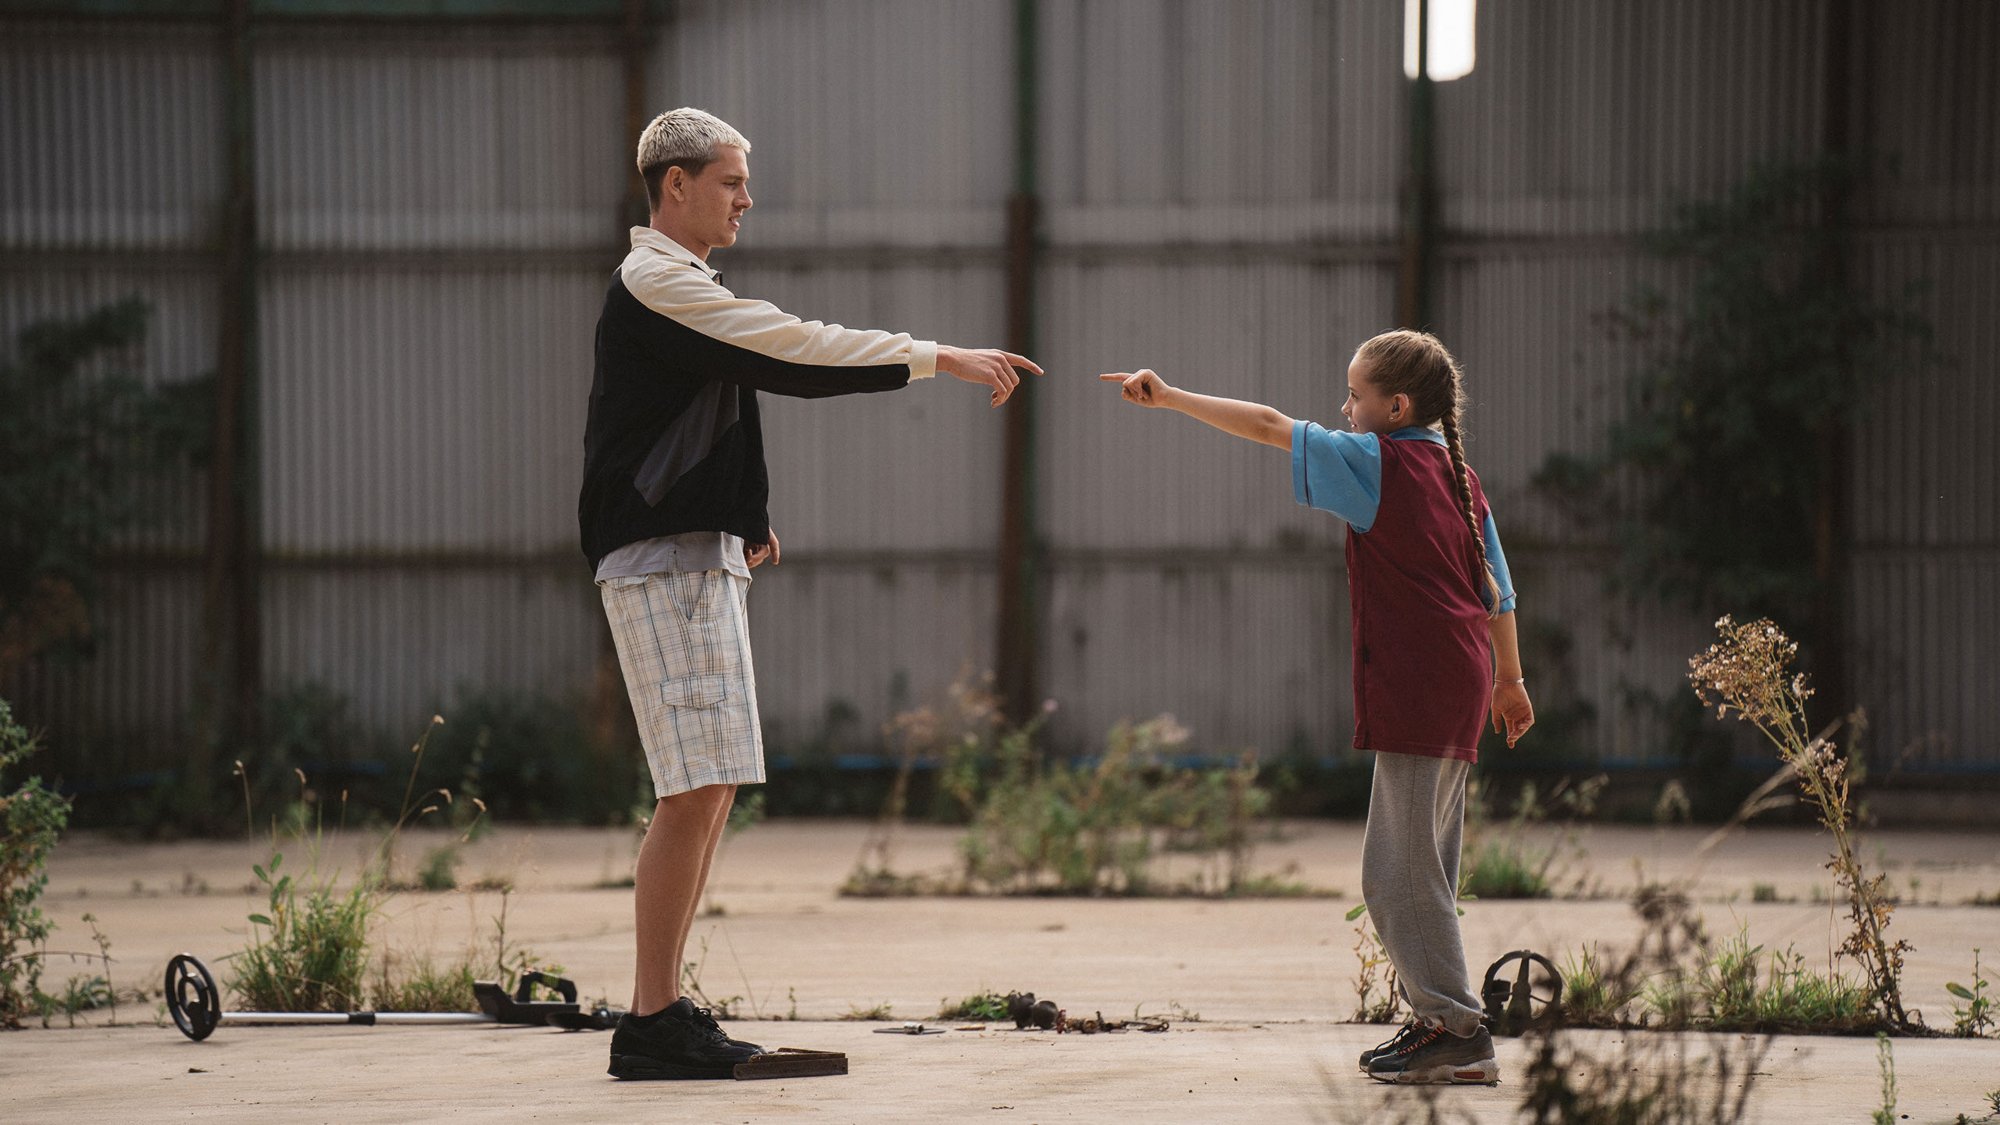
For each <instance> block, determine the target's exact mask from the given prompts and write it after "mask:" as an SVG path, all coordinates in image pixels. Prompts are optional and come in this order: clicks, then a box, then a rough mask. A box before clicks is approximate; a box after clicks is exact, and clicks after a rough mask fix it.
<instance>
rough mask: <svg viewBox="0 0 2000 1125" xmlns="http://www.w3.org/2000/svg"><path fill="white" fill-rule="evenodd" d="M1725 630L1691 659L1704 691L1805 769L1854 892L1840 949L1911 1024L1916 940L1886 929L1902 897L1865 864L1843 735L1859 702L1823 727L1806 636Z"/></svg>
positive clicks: (1840, 874) (1725, 626)
mask: <svg viewBox="0 0 2000 1125" xmlns="http://www.w3.org/2000/svg"><path fill="white" fill-rule="evenodd" d="M1715 629H1716V632H1717V633H1719V634H1720V635H1721V639H1720V640H1718V641H1717V642H1716V643H1715V644H1712V645H1710V646H1709V647H1708V649H1707V651H1705V652H1703V653H1702V654H1701V655H1699V656H1696V657H1694V658H1693V659H1691V660H1689V661H1688V680H1689V681H1690V682H1691V683H1692V684H1693V685H1694V692H1695V696H1696V698H1698V699H1700V700H1701V702H1702V704H1703V705H1704V706H1708V707H1713V708H1715V714H1716V717H1717V718H1726V717H1728V716H1729V714H1730V713H1731V712H1734V713H1735V715H1736V718H1737V719H1739V720H1742V721H1747V722H1749V723H1750V724H1752V725H1753V726H1755V727H1756V728H1757V730H1758V731H1759V732H1760V733H1761V734H1763V736H1764V737H1765V738H1766V739H1767V740H1769V741H1770V743H1771V745H1772V746H1774V747H1776V748H1777V751H1778V756H1779V757H1780V758H1782V759H1783V760H1784V762H1785V764H1786V765H1787V766H1788V767H1790V769H1791V771H1792V773H1793V775H1794V776H1796V777H1797V778H1798V781H1799V788H1800V789H1802V790H1803V791H1804V792H1805V795H1806V798H1807V799H1808V800H1810V801H1811V802H1812V804H1813V807H1814V809H1815V810H1816V811H1817V812H1818V813H1819V821H1820V824H1821V825H1823V826H1824V827H1825V828H1826V830H1827V831H1828V832H1830V833H1832V834H1833V842H1834V854H1833V856H1832V857H1831V858H1830V859H1828V860H1827V864H1826V865H1827V867H1828V868H1830V869H1831V870H1832V871H1833V877H1834V883H1835V885H1836V886H1838V887H1840V888H1841V889H1842V890H1844V891H1846V892H1847V907H1848V916H1849V918H1850V919H1851V920H1852V921H1853V923H1854V930H1853V932H1852V933H1850V934H1849V935H1848V936H1847V939H1846V940H1845V941H1843V942H1842V943H1841V945H1840V950H1839V952H1840V953H1841V954H1843V955H1845V956H1850V957H1853V958H1854V959H1855V960H1856V961H1858V962H1859V963H1860V964H1861V966H1862V968H1863V970H1865V971H1866V972H1867V974H1868V981H1869V986H1870V988H1871V989H1872V991H1873V995H1874V1002H1875V1004H1876V1005H1877V1006H1878V1007H1879V1008H1880V1010H1881V1013H1882V1018H1883V1020H1884V1021H1885V1022H1887V1023H1888V1024H1889V1025H1890V1026H1892V1027H1896V1028H1907V1027H1909V1026H1910V1020H1909V1016H1908V1014H1907V1013H1906V1012H1905V1011H1904V1009H1903V996H1902V977H1903V954H1904V953H1906V952H1908V951H1909V949H1910V944H1909V943H1908V942H1906V941H1890V940H1889V939H1888V937H1887V936H1886V935H1885V932H1884V931H1886V930H1887V929H1888V928H1889V916H1890V914H1891V913H1892V912H1893V911H1894V910H1895V908H1896V907H1895V903H1893V902H1892V901H1890V899H1889V896H1888V895H1887V894H1886V893H1884V891H1883V887H1882V884H1883V880H1884V878H1885V877H1884V876H1882V875H1880V874H1877V875H1874V876H1872V877H1871V876H1869V875H1868V874H1867V873H1866V872H1865V871H1864V870H1863V868H1862V866H1861V861H1860V859H1859V858H1858V857H1857V855H1856V852H1855V846H1854V838H1853V836H1852V834H1851V833H1850V831H1849V829H1850V827H1851V825H1852V822H1853V815H1852V812H1851V810H1850V807H1849V800H1850V793H1849V790H1848V785H1849V781H1850V779H1851V776H1852V771H1851V767H1850V763H1849V760H1848V758H1847V757H1846V756H1844V755H1842V754H1841V753H1840V751H1839V748H1838V746H1837V745H1836V744H1835V743H1834V741H1833V734H1834V732H1836V731H1837V730H1839V729H1840V727H1841V726H1842V725H1843V723H1845V724H1850V725H1854V726H1857V727H1858V726H1859V725H1860V723H1861V713H1860V712H1859V711H1857V712H1855V713H1854V714H1852V715H1850V716H1848V717H1847V718H1846V719H1843V720H1836V721H1834V722H1833V723H1831V724H1829V725H1828V726H1827V727H1826V728H1825V729H1823V730H1821V731H1820V732H1819V733H1817V734H1813V733H1812V727H1811V726H1810V725H1808V723H1807V720H1806V700H1807V699H1809V698H1811V697H1812V694H1813V692H1812V687H1811V686H1810V685H1809V684H1808V683H1807V680H1806V677H1805V676H1804V675H1803V674H1798V673H1793V672H1791V671H1790V666H1791V663H1792V660H1793V659H1794V658H1795V657H1797V655H1798V650H1799V646H1798V644H1797V643H1796V642H1794V641H1793V640H1792V639H1791V638H1789V637H1787V636H1786V635H1785V634H1784V631H1783V630H1781V629H1779V628H1778V627H1777V626H1776V625H1774V624H1772V623H1771V621H1769V620H1768V619H1760V620H1757V621H1752V622H1748V623H1746V624H1740V625H1739V624H1737V623H1736V621H1735V620H1734V619H1732V618H1731V617H1729V616H1727V615H1724V616H1723V617H1722V618H1721V619H1720V620H1718V621H1717V622H1716V623H1715Z"/></svg>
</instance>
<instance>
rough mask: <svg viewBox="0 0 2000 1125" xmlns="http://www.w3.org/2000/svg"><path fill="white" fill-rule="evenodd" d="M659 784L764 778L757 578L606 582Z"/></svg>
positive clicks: (650, 577)
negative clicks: (756, 652)
mask: <svg viewBox="0 0 2000 1125" xmlns="http://www.w3.org/2000/svg"><path fill="white" fill-rule="evenodd" d="M598 587H599V589H600V590H601V591H602V593H603V596H604V614H605V616H606V617H607V618H608V619H609V620H610V622H611V639H612V642H613V643H614V644H616V645H617V647H618V665H619V667H620V668H621V669H623V671H624V673H625V690H626V692H627V693H628V694H629V695H630V696H631V698H632V714H633V716H634V717H635V718H636V719H637V720H638V722H639V741H640V744H641V745H643V746H644V747H645V749H646V765H647V767H648V768H650V769H651V770H652V773H653V791H654V793H655V794H657V795H658V796H661V797H671V796H673V795H674V794H676V793H685V792H687V791H688V790H690V789H699V788H701V787H702V786H704V785H749V784H755V783H759V782H762V781H763V780H764V731H763V728H762V726H761V725H760V724H759V722H758V719H757V684H756V678H755V674H754V670H753V668H752V665H751V662H750V616H749V608H748V600H747V598H748V594H749V590H750V581H749V579H747V578H742V577H739V576H737V575H734V574H730V573H729V572H728V571H723V570H705V571H687V572H668V573H662V574H646V575H637V576H633V577H629V578H611V579H607V580H605V581H603V582H600V583H598Z"/></svg>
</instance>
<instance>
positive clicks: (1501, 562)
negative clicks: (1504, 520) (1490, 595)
mask: <svg viewBox="0 0 2000 1125" xmlns="http://www.w3.org/2000/svg"><path fill="white" fill-rule="evenodd" d="M1486 563H1487V565H1488V566H1491V567H1492V568H1493V581H1495V582H1497V583H1499V584H1500V608H1499V609H1498V610H1497V611H1496V612H1498V613H1512V612H1513V611H1514V601H1515V598H1514V575H1513V574H1512V573H1511V572H1510V571H1508V569H1507V553H1506V552H1505V551H1502V550H1501V549H1500V530H1499V529H1498V528H1496V527H1494V526H1493V512H1492V510H1491V509H1489V510H1488V511H1487V513H1486ZM1481 600H1482V601H1483V600H1485V599H1484V598H1483V597H1482V598H1481Z"/></svg>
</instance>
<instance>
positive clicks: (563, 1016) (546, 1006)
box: [166, 953, 617, 1043]
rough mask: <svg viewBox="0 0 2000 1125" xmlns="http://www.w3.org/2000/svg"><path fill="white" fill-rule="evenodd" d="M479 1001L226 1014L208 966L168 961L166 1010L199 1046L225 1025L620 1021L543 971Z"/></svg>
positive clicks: (479, 985)
mask: <svg viewBox="0 0 2000 1125" xmlns="http://www.w3.org/2000/svg"><path fill="white" fill-rule="evenodd" d="M536 985H542V986H544V987H546V988H550V989H553V990H554V991H555V992H556V993H557V994H558V995H560V996H561V997H562V1000H561V1001H555V1000H536V999H534V998H533V997H534V988H535V986H536ZM472 992H473V995H474V996H475V997H477V998H478V1000H479V1009H480V1010H479V1011H477V1012H225V1011H223V1010H222V1004H221V995H222V994H221V993H220V992H219V991H217V989H216V987H215V977H214V976H212V975H210V973H209V971H208V966H206V965H204V964H202V963H201V961H200V960H199V959H197V958H196V957H195V956H194V955H193V954H189V953H182V954H179V955H177V956H175V957H174V959H173V960H171V961H169V962H167V983H166V997H167V1011H168V1012H169V1013H170V1014H172V1016H173V1017H174V1026H175V1027H178V1028H180V1029H181V1034H182V1035H185V1036H187V1037H188V1038H189V1039H192V1040H194V1041H196V1042H197V1043H198V1042H200V1041H201V1040H203V1039H206V1038H208V1037H209V1036H210V1035H212V1034H214V1033H215V1029H216V1028H217V1027H219V1026H221V1025H223V1024H306V1023H339V1024H354V1025H358V1026H361V1027H373V1026H375V1025H376V1024H421V1025H440V1024H477V1023H486V1024H520V1025H525V1026H538V1025H542V1024H552V1025H554V1026H557V1027H562V1028H566V1029H569V1030H582V1029H585V1028H591V1029H602V1028H605V1027H609V1026H610V1025H611V1023H612V1022H615V1020H616V1019H617V1015H616V1013H613V1012H609V1011H608V1010H604V1009H599V1010H596V1011H592V1012H584V1011H582V1010H580V1009H579V1007H578V1006H577V1002H576V985H574V984H572V983H571V982H570V981H568V980H567V979H565V978H563V977H552V976H549V975H547V974H545V973H541V972H526V973H522V974H521V982H520V984H519V985H518V986H517V987H516V988H515V989H514V995H512V996H509V995H507V990H506V989H504V988H501V987H500V985H499V984H498V983H497V982H495V981H490V980H484V981H476V982H474V983H473V986H472Z"/></svg>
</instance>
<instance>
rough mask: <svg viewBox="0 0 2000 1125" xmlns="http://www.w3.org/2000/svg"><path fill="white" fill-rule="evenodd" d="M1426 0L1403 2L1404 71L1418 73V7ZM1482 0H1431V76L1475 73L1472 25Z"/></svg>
mask: <svg viewBox="0 0 2000 1125" xmlns="http://www.w3.org/2000/svg"><path fill="white" fill-rule="evenodd" d="M1423 2H1424V0H1404V3H1403V74H1404V75H1405V76H1406V77H1410V78H1415V77H1416V76H1417V9H1418V7H1419V6H1420V5H1422V4H1423ZM1477 2H1478V0H1430V6H1431V21H1430V23H1431V35H1430V39H1431V44H1430V46H1431V49H1430V57H1429V58H1428V59H1426V60H1424V61H1425V62H1426V63H1428V64H1429V69H1430V74H1431V78H1433V79H1434V80H1436V81H1439V82H1449V81H1451V80H1452V79H1454V78H1463V77H1465V76H1466V75H1468V74H1471V73H1472V41H1473V34H1472V25H1473V18H1474V9H1475V7H1476V5H1477Z"/></svg>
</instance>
